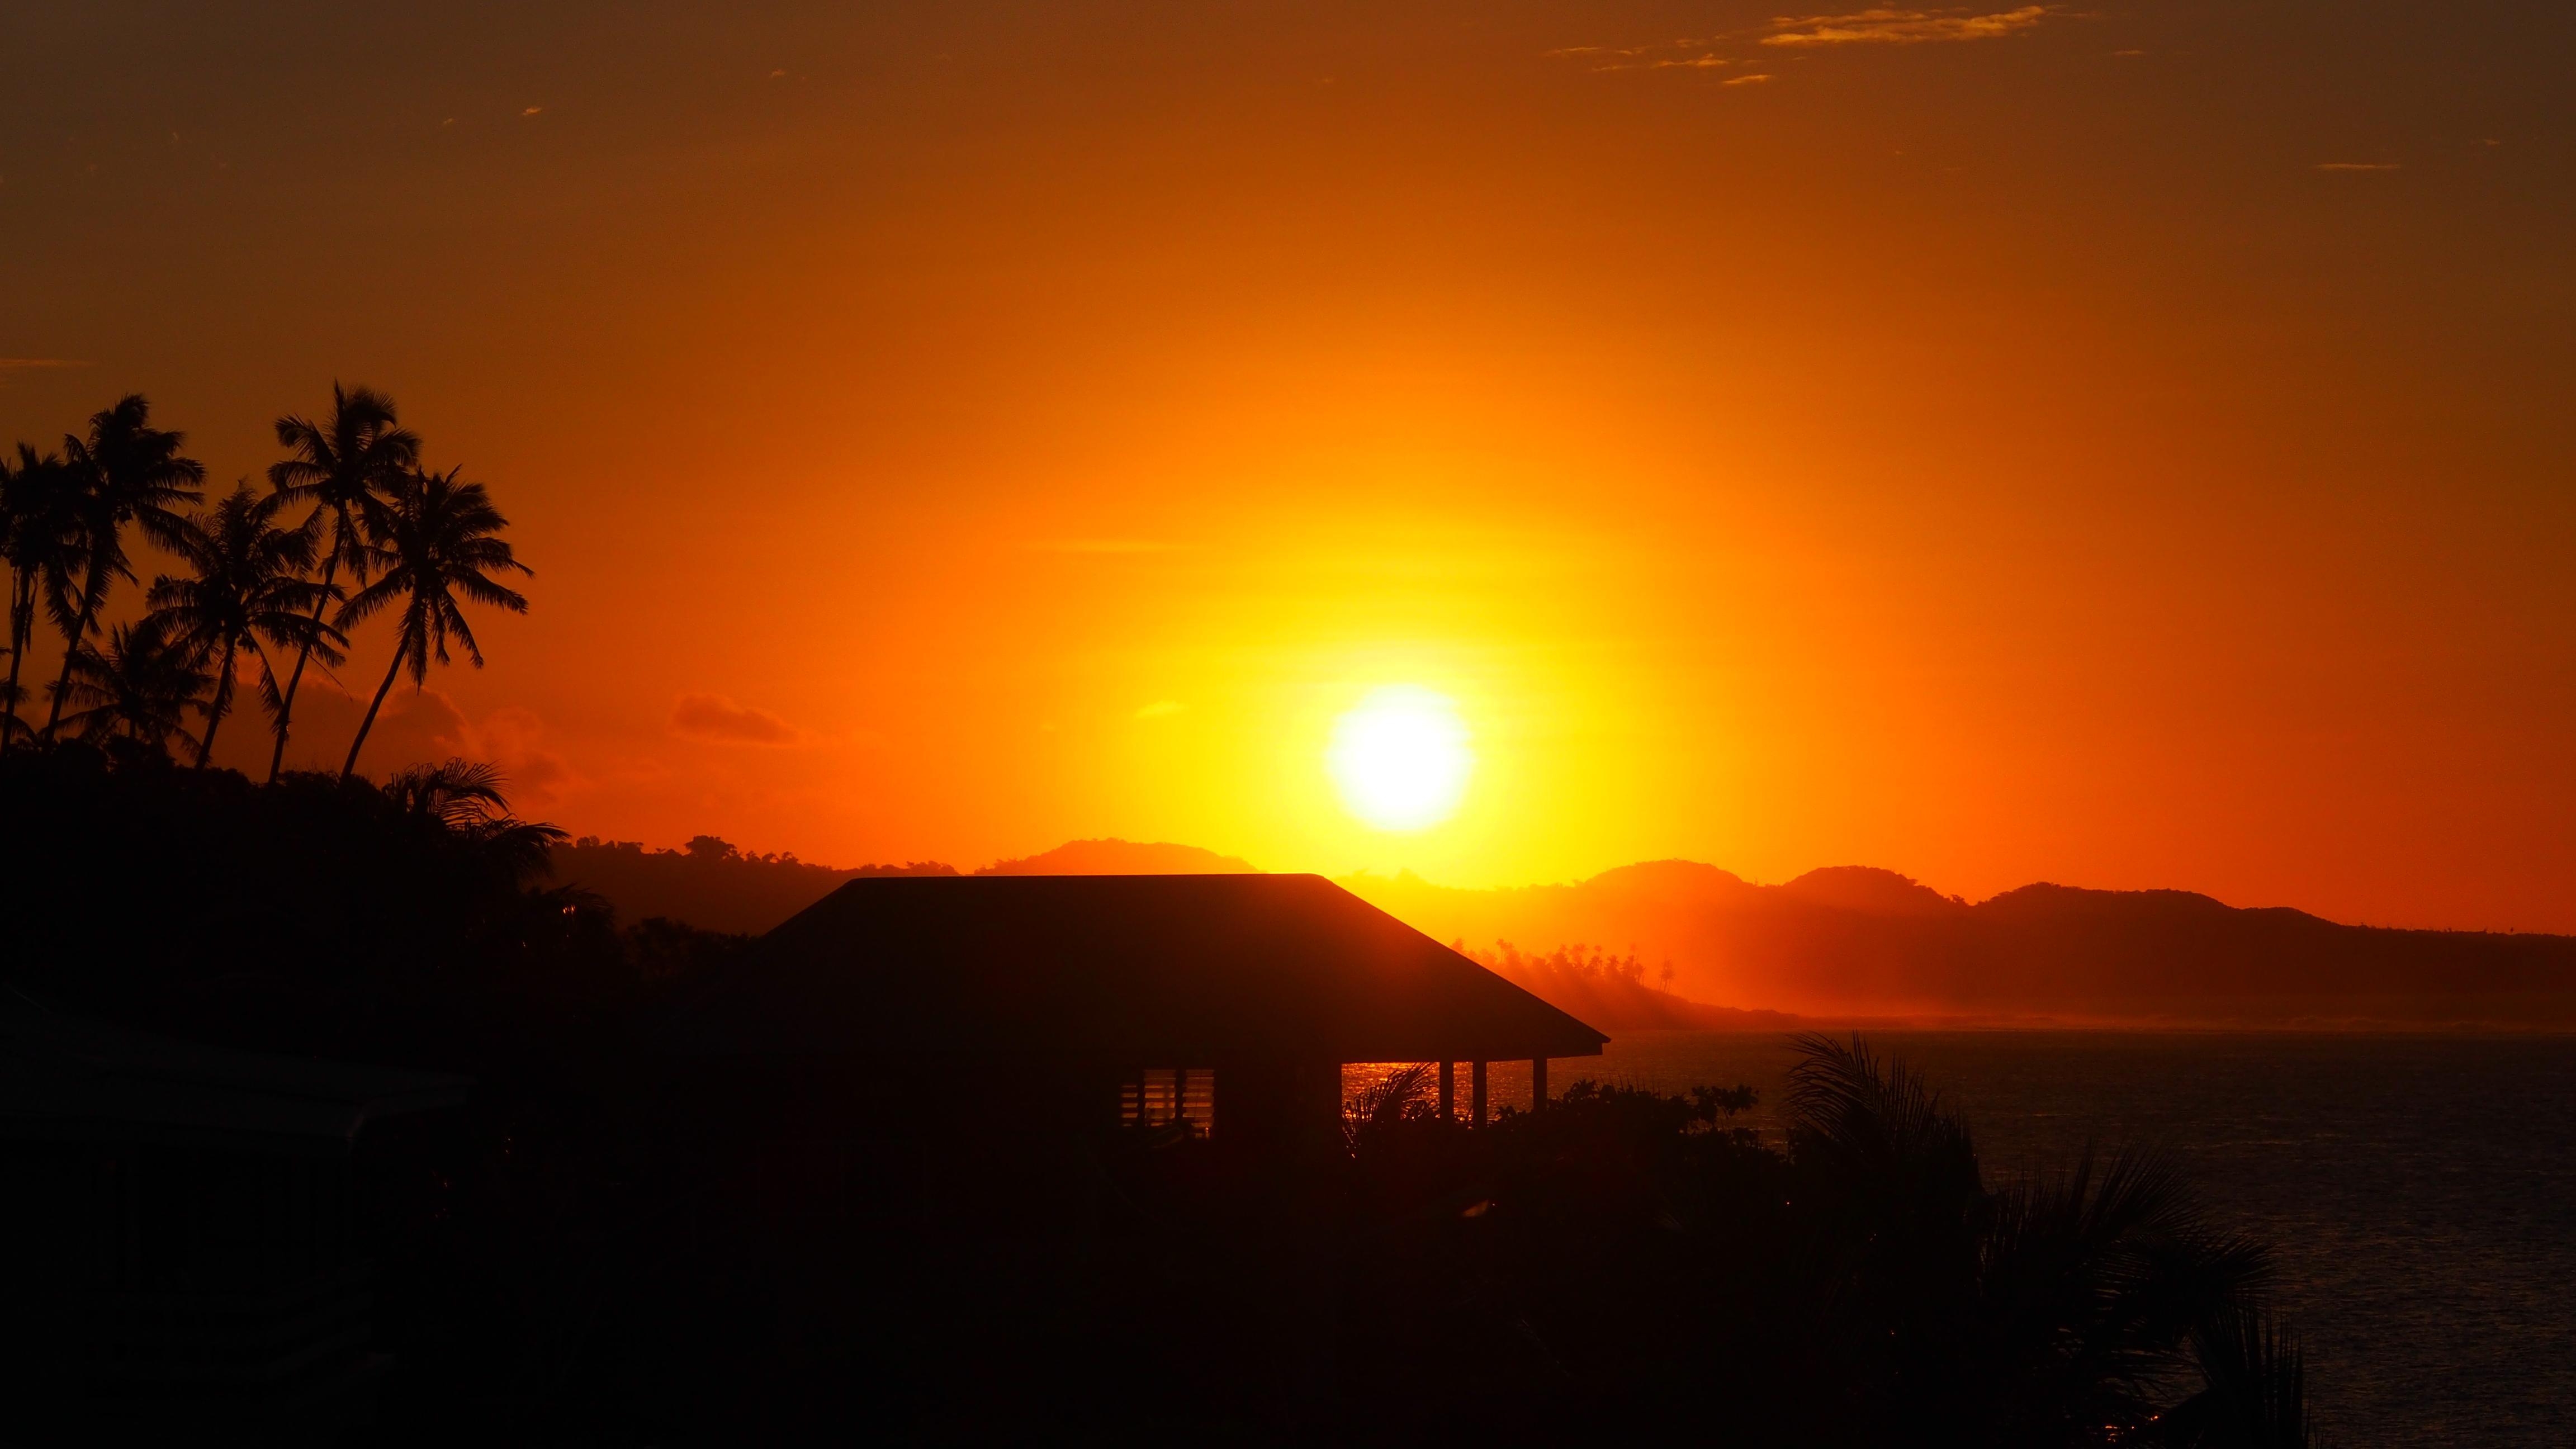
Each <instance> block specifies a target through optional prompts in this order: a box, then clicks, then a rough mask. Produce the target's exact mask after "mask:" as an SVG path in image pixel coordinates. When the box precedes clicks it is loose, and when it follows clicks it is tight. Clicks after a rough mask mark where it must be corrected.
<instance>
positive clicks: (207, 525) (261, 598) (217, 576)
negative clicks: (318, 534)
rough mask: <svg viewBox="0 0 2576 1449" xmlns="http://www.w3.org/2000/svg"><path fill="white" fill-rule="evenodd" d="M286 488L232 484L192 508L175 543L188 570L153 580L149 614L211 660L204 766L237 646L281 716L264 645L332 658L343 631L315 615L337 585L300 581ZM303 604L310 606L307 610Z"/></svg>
mask: <svg viewBox="0 0 2576 1449" xmlns="http://www.w3.org/2000/svg"><path fill="white" fill-rule="evenodd" d="M286 504H287V498H286V496H285V495H284V494H280V493H271V494H269V495H268V496H267V497H265V498H263V497H261V496H260V495H258V494H256V493H254V492H252V491H251V489H250V486H249V485H248V484H244V485H242V486H241V487H239V488H236V489H234V490H233V491H232V492H231V493H230V494H228V495H226V496H225V497H224V499H223V500H222V501H221V502H219V503H217V504H216V505H215V510H214V512H213V513H212V514H211V515H204V514H192V515H190V516H189V517H188V518H187V519H186V520H185V521H184V523H183V525H182V527H181V529H180V532H179V536H178V538H177V539H176V540H175V546H176V551H177V552H178V554H179V556H180V557H181V558H182V559H184V560H185V561H186V562H187V564H188V566H189V568H190V570H191V572H189V573H188V574H185V575H179V576H175V577H174V576H172V575H169V574H163V575H162V576H161V577H160V578H158V579H156V580H155V581H154V582H153V585H152V593H151V596H150V602H151V605H152V615H153V617H154V618H155V619H156V620H159V621H160V622H161V625H162V627H163V628H164V629H165V630H166V631H167V632H168V634H169V637H170V640H171V642H172V643H173V644H174V645H177V646H179V647H181V648H185V649H192V650H195V651H198V652H199V653H200V654H202V655H204V656H205V657H207V658H208V659H210V660H212V661H213V663H214V694H213V697H212V698H210V699H208V700H207V701H206V703H205V706H204V709H205V714H206V732H205V735H204V737H203V738H202V739H200V740H199V741H198V743H197V764H198V767H199V768H203V767H204V766H205V764H206V762H207V760H208V759H209V758H211V757H212V756H213V754H214V750H215V730H216V729H217V727H219V726H221V725H222V724H223V722H224V714H225V711H227V710H228V709H230V708H231V706H232V698H233V679H234V669H233V665H234V661H235V659H236V658H237V657H238V655H239V654H240V652H241V651H242V650H244V649H248V650H250V651H251V653H252V654H253V655H254V656H256V657H257V659H258V660H259V670H260V672H259V687H260V694H261V697H262V698H263V699H264V700H265V701H267V703H268V705H269V708H270V709H271V711H272V712H277V713H282V711H283V700H282V698H281V695H280V692H279V689H278V683H277V671H276V667H275V661H274V660H272V659H270V658H269V656H268V651H267V649H266V648H265V647H264V646H265V645H276V646H277V647H279V648H281V649H294V650H296V651H297V654H298V657H299V659H300V658H302V657H304V656H308V655H313V654H319V655H321V657H322V662H323V663H325V664H338V663H339V662H340V660H341V654H340V651H339V649H338V647H337V646H338V644H339V643H340V642H341V637H342V636H341V634H340V631H339V630H337V629H334V628H332V627H331V626H330V625H328V624H324V623H322V622H321V621H320V620H319V619H318V618H316V617H313V615H315V614H318V613H319V612H320V610H321V608H322V606H323V604H325V603H327V602H329V600H330V597H331V595H332V594H333V593H334V592H336V590H334V589H333V588H332V587H331V586H329V585H327V584H318V583H314V582H311V581H310V580H308V579H306V578H305V576H304V575H305V572H306V570H307V569H308V568H309V567H310V566H311V564H312V561H313V538H312V535H311V534H309V533H307V532H304V531H302V530H299V529H285V528H279V527H278V526H277V525H276V522H275V520H276V518H277V515H278V512H279V510H281V509H283V508H284V507H285V506H286ZM308 610H309V612H308Z"/></svg>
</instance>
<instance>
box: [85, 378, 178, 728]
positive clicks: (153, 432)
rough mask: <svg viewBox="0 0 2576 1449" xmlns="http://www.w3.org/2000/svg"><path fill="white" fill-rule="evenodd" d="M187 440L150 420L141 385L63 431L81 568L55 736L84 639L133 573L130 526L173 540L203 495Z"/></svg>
mask: <svg viewBox="0 0 2576 1449" xmlns="http://www.w3.org/2000/svg"><path fill="white" fill-rule="evenodd" d="M186 445H187V435H186V434H184V433H176V432H171V431H169V430H167V429H163V428H156V427H154V426H152V405H151V404H150V403H149V402H146V401H145V400H144V398H143V395H142V394H140V393H133V394H129V395H127V396H125V397H123V398H120V399H118V401H117V403H116V406H114V407H111V408H108V409H106V410H105V411H103V412H100V413H97V414H95V415H93V416H92V417H91V418H90V420H89V432H88V434H87V435H86V436H85V437H77V438H74V437H66V438H64V439H63V467H64V468H65V469H66V470H68V472H69V473H70V475H71V479H72V485H73V489H74V492H73V495H72V505H71V506H72V513H73V517H74V518H75V520H76V524H75V526H76V527H77V529H78V531H79V534H80V552H81V564H82V574H81V582H80V587H79V591H78V593H77V595H76V596H74V597H73V598H72V599H69V600H66V601H65V607H64V609H63V610H62V611H60V612H59V613H58V616H57V622H58V623H60V624H61V625H62V626H63V672H62V676H61V678H59V679H57V680H56V681H55V683H54V703H53V709H52V711H51V712H50V713H49V714H48V715H47V717H46V720H45V733H46V734H47V735H49V736H50V735H51V734H52V733H53V732H54V730H55V728H56V727H57V726H58V725H59V723H60V722H61V719H62V713H63V691H64V689H65V688H66V687H68V686H69V684H70V682H71V677H72V670H73V668H74V666H75V665H77V664H78V663H79V661H80V658H81V646H82V644H83V642H84V641H86V640H87V639H88V638H89V636H90V633H91V632H92V631H93V630H94V629H95V628H96V627H97V624H98V613H99V609H100V608H101V607H102V606H104V605H105V604H106V602H107V592H108V588H109V586H110V585H111V584H113V583H114V582H115V581H116V580H117V579H120V578H122V579H126V580H128V581H131V580H132V579H133V578H134V570H133V568H132V566H131V565H130V564H129V563H128V561H127V559H126V553H125V526H126V525H127V524H129V523H131V524H137V525H140V526H141V528H142V530H143V535H144V537H146V538H148V539H150V540H151V541H153V542H154V543H157V544H161V545H163V546H164V547H173V548H175V547H176V546H177V544H178V542H179V539H180V538H181V536H182V535H183V533H184V531H185V528H186V523H185V520H184V519H183V518H182V517H181V516H180V515H179V513H178V512H177V510H178V509H179V508H180V507H181V506H182V505H185V504H192V503H196V502H199V501H200V500H201V499H202V498H203V497H204V495H203V494H202V493H200V492H199V491H198V487H197V485H198V484H200V483H202V482H204V481H205V477H206V470H205V467H204V465H202V464H200V463H199V462H198V461H197V460H196V459H194V458H190V457H187V456H185V455H184V454H182V453H181V452H180V451H179V450H180V449H181V448H183V447H185V446H186Z"/></svg>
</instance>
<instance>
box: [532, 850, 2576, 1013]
mask: <svg viewBox="0 0 2576 1449" xmlns="http://www.w3.org/2000/svg"><path fill="white" fill-rule="evenodd" d="M1252 869H1254V867H1253V866H1252V865H1251V864H1249V863H1247V862H1245V861H1242V860H1239V859H1235V858H1233V857H1230V856H1223V855H1219V854H1217V853H1215V852H1213V851H1209V850H1204V849H1201V848H1199V847H1196V846H1190V845H1179V844H1173V843H1169V842H1134V841H1125V840H1115V839H1102V840H1078V841H1071V842H1068V843H1066V844H1064V845H1061V846H1058V847H1056V848H1055V849H1053V850H1049V851H1044V852H1041V853H1039V854H1036V855H1031V856H1026V857H1022V858H1019V859H1013V860H1004V861H997V862H995V863H993V864H990V865H987V866H984V867H982V868H981V869H980V870H977V871H974V872H971V873H974V874H995V875H1050V874H1053V875H1128V874H1177V873H1193V872H1225V871H1249V870H1252ZM553 870H554V878H555V880H556V881H557V883H559V884H563V885H568V886H575V887H579V888H581V889H585V890H589V891H592V892H596V893H597V894H599V895H600V896H602V897H604V898H606V899H607V901H608V902H609V903H610V904H612V905H614V906H615V907H616V908H617V911H618V914H619V915H620V916H621V917H624V918H625V919H628V920H642V919H646V918H650V917H665V918H669V919H672V920H677V921H684V922H687V923H688V924H690V925H693V926H697V927H700V928H702V929H706V930H714V931H727V932H739V933H746V934H751V933H757V932H761V931H765V930H767V929H769V928H770V927H771V926H774V925H776V924H777V923H778V922H780V921H783V920H785V919H786V918H787V917H789V916H791V915H793V914H795V913H796V912H797V911H799V910H802V909H803V908H804V907H806V906H808V905H810V904H812V903H813V902H814V901H817V900H819V899H821V898H822V897H823V896H824V895H826V894H828V893H829V892H831V891H832V890H833V889H834V888H836V887H837V886H839V885H840V884H841V883H842V882H844V881H847V880H853V879H857V878H859V877H861V876H867V875H943V874H944V875H953V874H964V873H969V872H961V871H960V870H959V869H958V868H957V867H955V866H953V865H949V864H945V863H941V862H937V861H918V862H912V863H909V864H901V865H866V866H859V867H856V868H833V867H827V866H821V865H815V864H812V863H809V862H805V861H800V860H798V859H796V858H795V857H794V856H792V855H786V856H778V855H751V854H746V853H744V852H742V851H741V850H739V849H737V848H736V847H734V846H733V845H731V844H729V843H727V842H725V841H722V840H719V839H716V838H714V837H712V836H700V837H698V838H697V839H695V840H693V841H691V842H690V843H689V844H688V845H687V846H685V847H683V848H681V849H679V850H647V849H646V848H645V847H643V846H642V845H639V844H634V843H627V842H610V841H601V840H597V839H592V838H584V839H582V840H579V841H576V842H574V843H573V844H572V845H570V846H566V847H561V848H559V849H558V850H557V851H556V853H555V858H554V865H553ZM1341 884H1343V885H1344V886H1346V887H1348V888H1349V889H1350V890H1351V891H1352V892H1354V893H1355V894H1357V895H1359V896H1361V897H1362V898H1364V899H1366V900H1368V901H1369V902H1370V903H1372V904H1374V905H1376V906H1378V907H1380V908H1381V909H1384V910H1386V911H1388V912H1389V913H1391V914H1393V915H1395V916H1397V917H1399V918H1401V919H1402V920H1404V921H1406V922H1408V923H1410V924H1412V925H1413V926H1414V927H1415V928H1417V929H1419V930H1421V931H1423V932H1425V933H1427V934H1429V935H1431V936H1433V937H1436V938H1438V939H1440V940H1442V941H1448V942H1454V943H1457V944H1458V945H1459V946H1460V948H1461V949H1464V950H1468V951H1469V952H1470V953H1471V954H1473V955H1475V956H1476V957H1477V959H1479V960H1482V961H1484V962H1485V963H1486V964H1487V965H1489V966H1492V967H1494V968H1495V969H1496V970H1499V971H1502V972H1503V973H1504V974H1505V975H1507V976H1511V977H1512V978H1513V979H1514V980H1516V981H1518V982H1519V983H1520V984H1522V985H1523V986H1526V987H1528V988H1529V989H1530V990H1532V991H1533V992H1535V993H1536V994H1538V995H1540V996H1542V997H1545V998H1546V999H1548V1000H1549V1001H1551V1002H1554V1003H1555V1004H1557V1005H1559V1006H1561V1007H1563V1008H1565V1009H1566V1010H1569V1011H1573V1012H1575V1013H1576V1014H1577V1015H1580V1016H1583V1017H1584V1018H1585V1019H1586V1020H1593V1021H1597V1022H1599V1023H1601V1024H1602V1025H1603V1026H1604V1027H1605V1028H1608V1029H1612V1030H1628V1031H1635V1030H1651V1029H1657V1028H1664V1027H1672V1028H1683V1027H1689V1028H1697V1029H1727V1028H1730V1027H1732V1028H1738V1029H1745V1030H1767V1031H1772V1030H1783V1029H1787V1028H1789V1027H1791V1026H1793V1025H1796V1024H1798V1022H1797V1020H1796V1017H1797V1016H1804V1017H1807V1018H1810V1019H1826V1020H1837V1021H1843V1020H1850V1019H1853V1018H1885V1017H1906V1018H1913V1019H1924V1018H1932V1019H1941V1020H1948V1021H1953V1022H1958V1023H1961V1024H1994V1025H2009V1024H2039V1023H2045V1022H2058V1023H2063V1024H2069V1025H2081V1024H2109V1023H2157V1024H2167V1025H2210V1026H2230V1025H2233V1026H2264V1027H2360V1026H2372V1025H2382V1026H2408V1027H2441V1026H2478V1027H2539V1028H2564V1027H2570V1026H2576V938H2571V937H2566V936H2544V935H2503V934H2496V933H2490V932H2473V931H2420V930H2386V929H2381V928H2376V927H2366V926H2350V925H2342V924H2339V923H2336V922H2333V921H2328V920H2324V919H2322V918H2320V917H2317V916H2312V915H2309V914H2307V913H2306V912H2303V911H2296V910H2290V909H2286V908H2281V907H2271V908H2255V909H2240V908H2237V907H2233V906H2229V905H2226V904H2225V903H2223V902H2220V901H2216V900H2213V899H2211V898H2210V897H2208V896H2204V895H2199V894H2195V893H2193V892H2189V891H2100V890H2086V889H2081V888H2077V887H2071V886H2062V885H2054V884H2047V883H2040V884H2033V885H2028V886H2023V887H2021V888H2020V889H2018V890H2012V891H2006V892H2004V893H2002V894H2001V895H1997V896H1994V897H1992V898H1990V899H1988V900H1984V901H1978V902H1973V903H1972V902H1969V901H1966V900H1963V899H1960V898H1958V897H1955V896H1945V895H1942V894H1940V893H1939V892H1937V891H1934V890H1932V889H1930V888H1929V887H1926V886H1924V885H1922V884H1920V883H1918V882H1916V881H1914V880H1912V879H1911V878H1909V877H1906V876H1903V875H1900V874H1898V873H1896V872H1894V871H1889V870H1880V869H1874V868H1869V867H1862V866H1842V867H1833V868H1829V869H1824V870H1817V871H1811V872H1809V873H1807V874H1806V875H1802V876H1800V877H1798V878H1797V879H1795V880H1792V881H1789V882H1786V883H1784V884H1780V885H1756V884H1753V883H1751V882H1749V881H1746V880H1744V879H1742V878H1741V877H1739V876H1736V875H1734V874H1732V873H1730V872H1728V871H1725V870H1721V869H1719V868H1718V867H1716V866H1713V865H1705V864H1701V863H1698V862H1694V861H1682V860H1667V861H1653V862H1646V863H1641V864H1637V865H1630V866H1622V867H1620V868H1618V869H1615V870H1609V871H1604V872H1602V873H1601V874H1599V875H1596V876H1593V877H1591V878H1590V879H1587V880H1583V881H1579V882H1575V883H1573V884H1568V885H1541V886H1522V887H1514V888H1506V889H1496V890H1469V889H1461V888H1456V887H1450V886H1441V885H1435V884H1432V883H1431V882H1428V881H1425V880H1422V879H1420V878H1419V877H1416V876H1413V875H1410V874H1404V875H1397V876H1392V877H1389V876H1372V875H1365V874H1363V875H1357V876H1352V877H1349V878H1346V879H1344V880H1343V881H1342V882H1341ZM1667 968H1669V969H1667ZM1793 1014H1794V1015H1793Z"/></svg>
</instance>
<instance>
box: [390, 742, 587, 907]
mask: <svg viewBox="0 0 2576 1449" xmlns="http://www.w3.org/2000/svg"><path fill="white" fill-rule="evenodd" d="M503 783H504V782H503V780H502V777H501V771H500V769H499V768H498V767H497V766H493V765H487V764H482V763H480V762H477V761H473V760H449V761H447V762H446V763H445V764H440V765H412V766H410V767H408V768H405V769H400V770H396V771H395V772H394V773H393V774H391V775H389V776H387V777H386V779H385V798H386V799H388V800H390V801H392V802H393V805H394V807H395V808H396V809H398V810H400V811H402V812H403V813H404V814H406V815H411V816H414V817H417V818H419V819H424V820H435V821H437V822H438V823H439V824H440V825H441V826H443V827H445V828H446V830H447V832H448V833H449V834H450V835H452V836H454V837H456V838H457V839H458V840H460V841H462V842H464V843H465V844H467V845H468V846H470V847H471V848H472V850H473V851H474V854H475V856H476V858H477V859H478V860H479V861H481V862H482V863H483V864H484V865H485V866H487V867H488V868H490V869H491V870H492V872H493V873H494V874H495V875H496V876H498V877H501V878H505V879H507V880H508V881H509V883H510V884H511V886H512V887H514V888H515V887H517V886H519V885H522V884H524V883H525V882H527V881H529V880H532V879H534V878H535V877H537V876H539V875H542V874H543V873H544V872H545V868H546V862H547V859H548V857H549V856H550V855H551V854H552V853H553V850H554V848H555V847H556V846H557V845H560V844H562V843H563V841H564V832H563V831H561V830H559V829H557V828H555V827H554V826H552V825H542V824H538V823H536V822H533V821H527V820H521V819H519V818H518V817H517V816H515V815H512V814H511V813H510V798H509V796H508V795H506V794H504V793H502V785H503Z"/></svg>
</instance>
